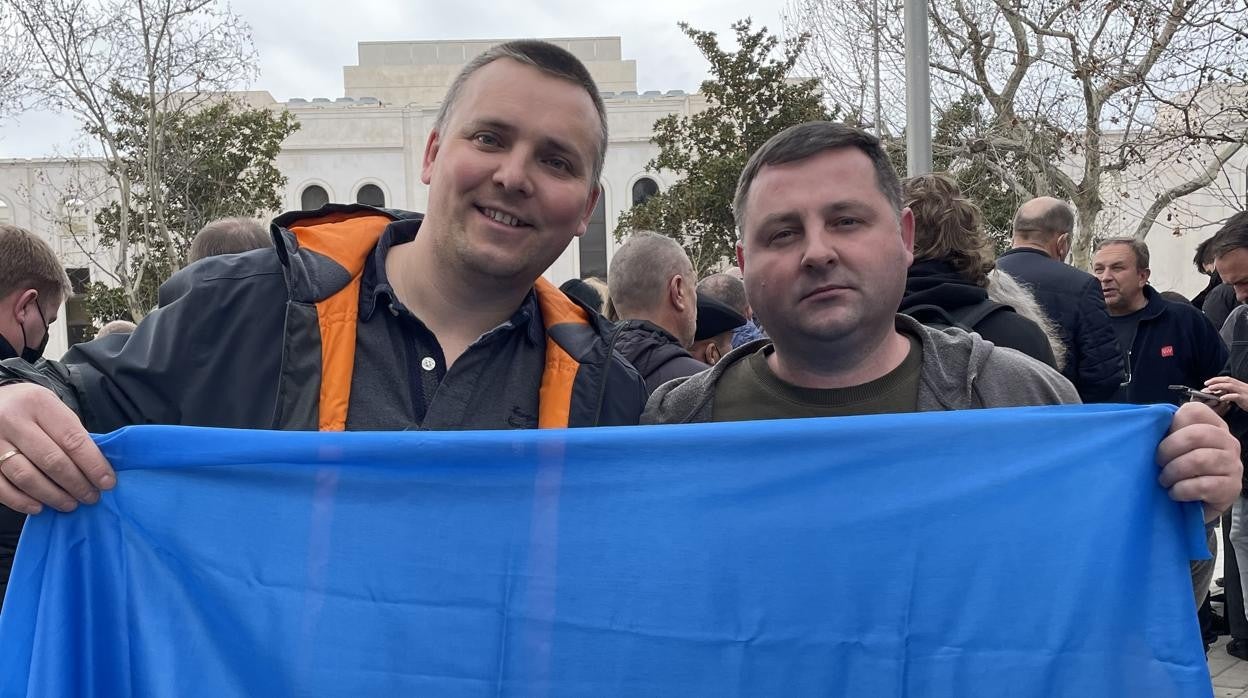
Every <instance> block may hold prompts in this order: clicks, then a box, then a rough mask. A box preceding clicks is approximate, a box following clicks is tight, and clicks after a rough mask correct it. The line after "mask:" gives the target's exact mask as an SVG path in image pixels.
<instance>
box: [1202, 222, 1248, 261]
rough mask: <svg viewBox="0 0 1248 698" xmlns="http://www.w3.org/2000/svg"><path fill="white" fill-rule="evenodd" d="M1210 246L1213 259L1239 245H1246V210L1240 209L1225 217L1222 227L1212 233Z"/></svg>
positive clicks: (1247, 225) (1247, 243)
mask: <svg viewBox="0 0 1248 698" xmlns="http://www.w3.org/2000/svg"><path fill="white" fill-rule="evenodd" d="M1210 247H1211V248H1212V250H1211V252H1212V254H1213V258H1214V259H1217V258H1218V257H1221V256H1222V255H1224V254H1226V253H1227V252H1233V251H1235V250H1238V249H1239V248H1241V247H1248V211H1240V212H1239V213H1236V214H1235V215H1233V216H1231V217H1230V218H1227V219H1226V222H1225V223H1223V224H1222V228H1221V229H1219V230H1218V232H1217V233H1215V234H1214V236H1213V240H1212V241H1211V243H1210Z"/></svg>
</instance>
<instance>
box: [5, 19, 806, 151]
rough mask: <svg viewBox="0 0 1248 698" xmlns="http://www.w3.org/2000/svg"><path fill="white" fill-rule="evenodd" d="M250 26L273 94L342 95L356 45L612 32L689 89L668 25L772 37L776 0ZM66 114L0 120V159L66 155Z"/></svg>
mask: <svg viewBox="0 0 1248 698" xmlns="http://www.w3.org/2000/svg"><path fill="white" fill-rule="evenodd" d="M232 6H233V8H234V10H235V11H236V12H238V13H239V14H241V15H242V16H243V17H244V19H246V20H247V21H248V22H249V23H250V24H251V27H252V32H253V35H254V38H255V43H256V48H257V50H258V52H259V55H260V77H259V78H258V79H257V80H256V81H255V82H254V83H253V84H252V85H251V87H252V89H258V90H267V91H269V92H271V93H272V94H273V96H274V97H275V98H277V99H278V100H286V99H290V98H291V97H304V98H312V97H330V98H333V97H340V96H342V67H343V66H344V65H354V64H355V63H356V59H357V54H356V44H357V42H360V41H413V40H428V39H500V38H517V37H566V36H619V37H621V40H622V44H623V57H624V58H625V59H633V60H636V61H637V83H638V84H637V88H638V89H639V90H643V91H644V90H686V91H693V90H696V89H697V86H698V84H699V83H700V82H701V81H702V80H703V79H704V78H705V77H706V64H705V62H704V60H703V59H702V57H701V55H700V54H699V53H698V52H697V50H696V49H695V48H694V47H693V44H692V43H691V42H690V41H689V39H688V38H687V37H686V36H684V35H683V34H681V32H680V29H679V28H678V27H677V26H676V25H677V23H678V22H681V21H685V22H688V23H690V24H692V25H693V26H695V27H697V28H699V29H710V30H712V31H716V32H718V33H719V34H720V35H721V37H726V36H728V35H730V34H731V28H730V25H731V24H732V22H733V21H735V20H737V19H740V18H744V17H751V18H753V20H754V22H755V25H756V26H758V25H766V26H767V27H768V28H769V29H772V30H773V31H775V32H777V33H779V32H780V31H781V30H782V27H781V24H780V14H781V11H782V10H783V8H784V7H785V0H753V1H750V0H675V1H673V0H623V1H621V0H615V1H614V2H610V3H585V2H581V1H579V0H527V1H525V0H521V1H520V2H516V1H514V0H513V1H512V2H506V1H500V0H438V1H436V2H431V1H430V0H422V1H417V2H413V1H412V0H303V1H302V2H299V3H294V4H288V3H275V2H271V0H235V2H234V3H233V4H232ZM75 135H76V126H75V123H74V121H73V119H72V118H69V117H66V116H63V115H57V114H50V113H45V112H39V113H28V114H26V115H23V116H21V117H19V118H17V119H10V120H8V121H5V122H0V158H6V157H9V158H11V157H41V156H48V155H57V154H68V153H71V152H72V150H71V146H72V140H73V139H74V138H75Z"/></svg>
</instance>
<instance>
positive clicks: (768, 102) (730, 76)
mask: <svg viewBox="0 0 1248 698" xmlns="http://www.w3.org/2000/svg"><path fill="white" fill-rule="evenodd" d="M680 28H681V30H682V31H683V32H684V33H685V34H686V35H687V36H688V37H689V38H690V39H692V40H693V42H694V44H695V45H696V46H697V47H698V50H699V51H701V52H702V55H703V56H704V57H706V60H707V61H708V62H709V63H710V72H711V76H712V77H711V79H710V80H707V81H705V82H703V83H702V86H701V93H702V95H703V96H704V97H705V99H706V103H707V106H706V109H704V110H702V111H700V112H698V113H696V114H693V115H691V116H683V115H680V114H671V115H668V116H665V117H663V118H662V119H659V120H658V121H657V122H656V123H655V125H654V137H653V138H652V139H651V142H653V143H654V144H655V145H656V146H658V148H659V154H658V156H657V157H655V158H654V159H653V160H651V161H650V163H649V165H648V166H647V169H649V170H652V171H655V170H667V171H670V172H674V173H675V174H677V175H678V176H679V180H678V181H676V182H675V183H674V184H672V185H671V186H670V187H668V189H667V190H666V191H663V192H660V193H659V194H657V195H655V196H654V197H652V198H650V199H649V200H648V201H646V202H645V203H643V204H640V205H638V206H635V207H633V208H632V209H631V210H630V211H628V212H626V213H624V214H623V215H622V216H620V221H619V224H618V226H617V227H616V230H615V235H616V238H617V239H619V238H623V237H625V236H626V235H627V234H628V233H629V232H631V231H633V230H654V231H656V232H659V233H662V234H664V235H669V236H671V237H673V238H675V239H677V240H679V241H680V243H681V245H683V246H684V248H685V250H686V252H688V253H689V258H690V259H691V260H692V261H693V264H694V266H695V267H696V268H697V270H698V271H699V273H705V272H707V271H709V270H713V269H716V268H718V267H719V266H720V265H721V264H722V263H723V262H724V261H725V260H727V259H731V258H732V256H733V254H734V252H733V247H734V243H735V241H736V229H735V224H734V222H733V217H732V198H733V193H734V192H735V189H736V186H737V177H738V176H739V175H740V174H741V170H742V168H744V167H745V163H746V160H748V159H749V156H750V154H751V153H753V152H754V151H755V150H757V149H758V148H759V146H761V145H762V144H763V143H764V142H766V141H767V139H768V138H771V137H772V136H773V135H775V134H776V133H779V132H780V131H782V130H784V129H785V128H788V127H789V126H792V125H794V124H800V123H803V122H806V121H812V120H816V119H830V118H833V114H831V113H830V112H829V111H828V109H827V108H826V107H825V105H824V101H823V98H822V95H821V93H820V91H819V86H818V82H817V81H815V80H794V79H792V78H791V77H790V74H791V72H792V69H793V65H794V64H795V63H796V62H797V59H798V56H799V55H801V52H802V49H803V46H804V45H805V42H806V37H805V36H799V37H797V38H796V39H794V40H792V41H786V42H784V43H783V46H781V41H780V39H778V38H777V37H775V36H772V35H770V34H769V33H768V31H767V28H766V27H763V28H760V29H758V30H757V31H755V30H753V28H752V25H751V22H750V20H748V19H745V20H741V21H739V22H736V23H735V24H733V25H732V29H733V31H734V32H735V33H736V40H737V46H738V49H737V50H736V51H725V50H724V49H722V48H720V46H719V41H718V38H717V36H716V35H715V33H714V32H710V31H702V30H699V29H694V28H692V27H690V26H689V25H688V24H686V23H683V22H682V23H681V24H680ZM777 49H780V51H779V56H776V55H775V54H776V52H777Z"/></svg>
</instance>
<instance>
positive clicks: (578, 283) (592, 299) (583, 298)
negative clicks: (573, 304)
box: [559, 279, 604, 312]
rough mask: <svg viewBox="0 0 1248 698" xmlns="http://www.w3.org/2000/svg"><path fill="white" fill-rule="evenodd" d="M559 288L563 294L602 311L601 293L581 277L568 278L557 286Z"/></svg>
mask: <svg viewBox="0 0 1248 698" xmlns="http://www.w3.org/2000/svg"><path fill="white" fill-rule="evenodd" d="M559 290H560V291H563V293H564V295H566V296H567V297H569V298H575V299H576V300H578V301H580V302H582V303H584V304H585V305H588V306H589V307H591V308H593V309H594V310H596V311H598V312H602V305H603V303H604V301H603V299H602V294H600V293H598V289H596V288H594V287H593V286H590V285H589V284H587V283H585V282H584V281H582V280H581V279H568V280H567V281H565V282H563V283H562V284H561V285H560V286H559Z"/></svg>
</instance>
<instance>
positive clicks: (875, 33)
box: [871, 0, 884, 138]
mask: <svg viewBox="0 0 1248 698" xmlns="http://www.w3.org/2000/svg"><path fill="white" fill-rule="evenodd" d="M871 38H872V41H871V50H872V58H873V61H874V65H875V135H876V137H877V138H883V137H884V119H883V117H882V116H881V115H880V0H874V1H873V2H872V3H871Z"/></svg>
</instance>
